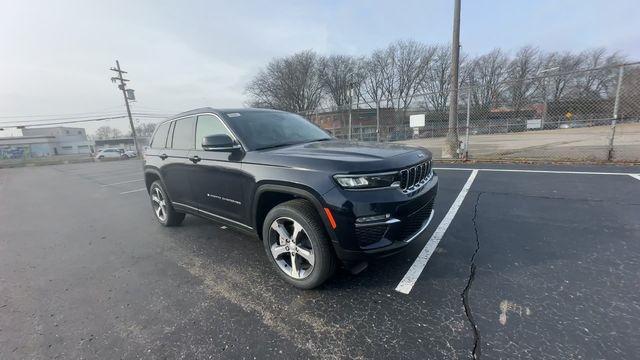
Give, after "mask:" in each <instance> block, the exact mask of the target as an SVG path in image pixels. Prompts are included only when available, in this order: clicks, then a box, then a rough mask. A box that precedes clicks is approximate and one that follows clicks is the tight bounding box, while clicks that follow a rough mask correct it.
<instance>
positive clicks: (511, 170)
mask: <svg viewBox="0 0 640 360" xmlns="http://www.w3.org/2000/svg"><path fill="white" fill-rule="evenodd" d="M433 169H434V170H466V171H471V170H477V171H493V172H522V173H542V174H574V175H631V176H634V175H636V174H632V173H624V172H596V171H561V170H526V169H473V168H454V167H440V168H433Z"/></svg>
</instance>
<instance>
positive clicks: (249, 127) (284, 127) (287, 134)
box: [226, 111, 331, 150]
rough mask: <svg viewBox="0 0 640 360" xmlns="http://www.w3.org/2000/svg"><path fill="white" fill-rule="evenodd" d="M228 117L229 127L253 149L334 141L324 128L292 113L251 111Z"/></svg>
mask: <svg viewBox="0 0 640 360" xmlns="http://www.w3.org/2000/svg"><path fill="white" fill-rule="evenodd" d="M226 115H227V122H228V124H229V126H230V127H231V128H232V129H233V131H234V132H235V133H236V134H237V135H238V136H239V137H240V138H241V139H242V140H243V141H244V143H245V145H246V146H247V147H248V148H249V150H261V149H268V148H274V147H279V146H286V145H293V144H301V143H307V142H312V141H319V140H328V139H331V137H330V136H329V135H328V134H327V133H325V132H324V131H323V130H322V129H321V128H319V127H317V126H316V125H314V124H312V123H311V122H309V121H307V120H306V119H304V118H303V117H301V116H298V115H295V114H291V113H286V112H275V111H247V112H234V113H227V114H226Z"/></svg>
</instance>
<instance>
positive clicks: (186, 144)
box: [171, 117, 196, 150]
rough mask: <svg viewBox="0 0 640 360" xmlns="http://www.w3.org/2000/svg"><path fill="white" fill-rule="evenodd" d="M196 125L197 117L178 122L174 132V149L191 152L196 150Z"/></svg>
mask: <svg viewBox="0 0 640 360" xmlns="http://www.w3.org/2000/svg"><path fill="white" fill-rule="evenodd" d="M195 123H196V118H195V117H188V118H184V119H180V120H177V121H176V125H175V129H174V130H173V145H172V146H171V147H172V148H173V149H182V150H191V149H193V148H194V145H195V144H194V139H195V138H194V136H193V128H194V125H195Z"/></svg>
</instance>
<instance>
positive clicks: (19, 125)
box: [2, 115, 127, 128]
mask: <svg viewBox="0 0 640 360" xmlns="http://www.w3.org/2000/svg"><path fill="white" fill-rule="evenodd" d="M126 117H127V116H126V115H120V116H112V117H102V118H96V119H82V120H69V121H56V122H48V123H37V124H34V123H21V124H11V125H6V126H2V128H14V127H25V126H48V125H63V124H75V123H81V122H94V121H105V120H115V119H123V118H126Z"/></svg>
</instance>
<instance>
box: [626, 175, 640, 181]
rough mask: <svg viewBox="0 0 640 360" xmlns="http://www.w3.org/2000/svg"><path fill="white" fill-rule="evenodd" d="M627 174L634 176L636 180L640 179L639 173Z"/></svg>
mask: <svg viewBox="0 0 640 360" xmlns="http://www.w3.org/2000/svg"><path fill="white" fill-rule="evenodd" d="M629 176H631V177H632V178H634V179H636V180H640V174H629Z"/></svg>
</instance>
